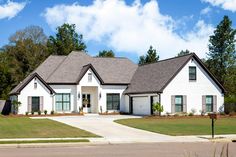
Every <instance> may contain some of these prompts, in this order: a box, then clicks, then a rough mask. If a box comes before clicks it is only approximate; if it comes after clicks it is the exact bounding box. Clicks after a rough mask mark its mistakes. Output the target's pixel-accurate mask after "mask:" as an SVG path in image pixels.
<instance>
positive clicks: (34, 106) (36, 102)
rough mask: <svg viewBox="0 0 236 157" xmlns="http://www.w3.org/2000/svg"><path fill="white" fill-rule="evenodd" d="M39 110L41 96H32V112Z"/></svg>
mask: <svg viewBox="0 0 236 157" xmlns="http://www.w3.org/2000/svg"><path fill="white" fill-rule="evenodd" d="M38 111H39V97H32V112H38Z"/></svg>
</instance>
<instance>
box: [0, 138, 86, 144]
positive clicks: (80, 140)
mask: <svg viewBox="0 0 236 157" xmlns="http://www.w3.org/2000/svg"><path fill="white" fill-rule="evenodd" d="M80 142H89V140H87V139H78V140H32V141H31V140H30V141H0V144H30V143H80Z"/></svg>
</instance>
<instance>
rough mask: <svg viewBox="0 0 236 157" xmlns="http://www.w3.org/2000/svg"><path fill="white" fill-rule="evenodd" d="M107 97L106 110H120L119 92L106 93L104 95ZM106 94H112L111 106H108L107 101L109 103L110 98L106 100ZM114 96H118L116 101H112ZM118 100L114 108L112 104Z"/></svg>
mask: <svg viewBox="0 0 236 157" xmlns="http://www.w3.org/2000/svg"><path fill="white" fill-rule="evenodd" d="M106 96H107V97H106V98H107V110H116V111H118V110H120V93H107V95H106ZM108 96H112V100H111V103H112V105H111V106H112V107H111V108H108V103H110V100H108ZM114 96H118V99H117V100H118V101H114ZM117 102H118V107H117V108H115V107H114V106H115V104H114V103H117Z"/></svg>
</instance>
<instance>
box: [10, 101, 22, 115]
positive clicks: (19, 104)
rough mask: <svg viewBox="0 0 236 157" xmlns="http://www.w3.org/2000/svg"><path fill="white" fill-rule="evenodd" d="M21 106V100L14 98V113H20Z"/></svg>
mask: <svg viewBox="0 0 236 157" xmlns="http://www.w3.org/2000/svg"><path fill="white" fill-rule="evenodd" d="M20 106H21V102H20V101H17V100H13V102H12V107H13V114H18V110H19V107H20Z"/></svg>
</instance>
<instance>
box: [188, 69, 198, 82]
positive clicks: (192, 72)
mask: <svg viewBox="0 0 236 157" xmlns="http://www.w3.org/2000/svg"><path fill="white" fill-rule="evenodd" d="M189 80H197V71H196V67H193V66H190V67H189Z"/></svg>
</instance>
